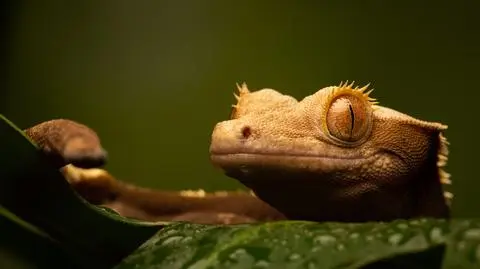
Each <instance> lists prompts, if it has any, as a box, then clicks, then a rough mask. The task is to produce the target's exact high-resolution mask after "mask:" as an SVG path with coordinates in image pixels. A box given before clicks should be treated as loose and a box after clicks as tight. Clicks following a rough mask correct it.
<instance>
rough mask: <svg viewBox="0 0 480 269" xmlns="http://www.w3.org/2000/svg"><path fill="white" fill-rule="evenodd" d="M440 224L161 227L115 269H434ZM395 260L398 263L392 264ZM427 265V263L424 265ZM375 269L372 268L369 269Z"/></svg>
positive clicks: (440, 241) (438, 257)
mask: <svg viewBox="0 0 480 269" xmlns="http://www.w3.org/2000/svg"><path fill="white" fill-rule="evenodd" d="M446 232H448V223H447V222H446V221H444V220H434V219H422V220H411V221H395V222H392V223H363V224H345V223H313V222H298V221H284V222H272V223H265V224H257V225H236V226H212V225H194V224H187V223H180V224H175V225H169V226H166V227H165V228H164V229H163V230H162V232H160V233H158V234H156V235H155V236H154V237H153V238H151V239H150V240H149V241H147V242H146V243H145V244H143V245H142V246H141V247H140V248H139V249H138V250H137V251H136V252H135V253H133V254H132V255H130V256H129V257H128V258H126V259H125V260H124V261H123V262H122V263H121V264H120V265H118V266H117V267H115V268H116V269H131V268H145V269H146V268H359V267H361V266H366V265H369V266H370V267H369V268H396V267H384V266H386V265H387V264H388V265H393V264H396V265H399V264H400V265H407V264H408V265H409V267H400V268H415V267H413V265H414V264H415V263H419V262H422V266H421V267H419V268H439V266H440V264H441V261H442V255H443V246H444V245H443V243H444V240H445V237H444V234H445V233H446ZM399 255H401V256H402V259H399V260H397V259H395V257H398V256H399ZM425 262H428V263H425ZM375 266H378V267H375Z"/></svg>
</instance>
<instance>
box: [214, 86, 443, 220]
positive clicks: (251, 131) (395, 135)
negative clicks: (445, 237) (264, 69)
mask: <svg viewBox="0 0 480 269" xmlns="http://www.w3.org/2000/svg"><path fill="white" fill-rule="evenodd" d="M367 88H368V87H367V86H365V87H355V86H354V85H353V83H351V84H348V83H341V84H340V85H339V86H332V87H326V88H323V89H321V90H319V91H317V92H316V93H314V94H313V95H311V96H308V97H306V98H304V99H303V100H301V101H297V100H296V99H294V98H293V97H290V96H287V95H282V94H280V93H279V92H276V91H274V90H272V89H263V90H259V91H255V92H250V91H249V90H248V88H247V86H246V85H245V84H243V85H241V86H238V91H239V93H238V95H236V97H237V100H238V102H237V104H236V105H234V106H233V110H232V114H231V119H230V120H227V121H223V122H220V123H218V124H217V125H216V126H215V128H214V130H213V133H212V141H211V146H210V156H211V160H212V162H213V164H214V165H216V166H218V167H220V168H221V169H223V170H224V171H225V173H226V174H227V175H228V176H230V177H233V178H236V179H237V180H239V181H240V182H241V183H243V184H244V185H246V186H247V187H249V188H251V189H252V190H253V191H254V192H255V193H256V195H257V196H258V197H260V198H261V199H263V200H264V201H266V202H267V203H270V204H271V205H272V206H274V207H277V209H279V210H280V211H283V213H285V214H286V215H287V216H293V218H301V219H310V220H348V221H355V220H362V219H363V218H365V219H367V220H370V219H372V218H375V219H380V220H383V219H392V218H397V217H403V216H410V215H414V214H416V213H414V212H413V211H415V209H412V206H411V205H407V204H408V203H411V202H412V201H411V200H412V199H413V200H414V199H415V198H412V197H411V196H412V195H413V194H412V193H413V189H415V191H417V192H418V190H417V189H419V188H424V190H425V191H427V190H426V187H421V186H420V185H422V184H420V183H422V182H421V181H422V180H423V179H421V177H432V178H433V177H435V176H437V183H438V184H437V185H439V186H440V182H439V181H438V175H439V168H438V165H437V164H438V161H439V157H438V156H440V155H441V153H442V154H443V155H445V154H444V153H445V152H446V150H445V149H446V147H445V145H446V142H445V141H442V139H441V137H442V136H441V132H442V131H444V130H445V129H446V128H447V127H446V126H445V125H442V124H440V123H434V122H426V121H421V120H418V119H415V118H413V117H410V116H408V115H406V114H403V113H400V112H398V111H395V110H392V109H389V108H385V107H381V106H379V105H378V104H377V102H376V101H375V100H374V99H373V98H371V97H370V93H371V90H370V91H369V90H367ZM423 181H425V180H423ZM429 184H430V183H429ZM422 186H423V185H422ZM434 192H436V191H434ZM442 199H443V196H442ZM292 201H295V203H294V205H292ZM385 202H387V203H391V205H390V209H385V210H383V209H381V206H380V205H381V204H382V203H385ZM312 203H314V204H315V205H316V206H315V209H312ZM353 205H355V206H357V208H355V206H353ZM376 207H378V208H379V209H377V210H376V212H374V213H375V214H376V215H375V216H380V217H375V216H370V215H369V214H368V212H365V211H366V210H368V209H373V208H376ZM384 207H385V206H384ZM416 207H417V208H418V206H416ZM352 210H353V211H352ZM355 210H357V212H355ZM319 211H321V213H319ZM374 211H375V210H374ZM379 211H382V212H379ZM383 211H385V212H383ZM436 211H442V213H438V214H437V213H435V214H436V215H441V214H444V210H443V209H442V210H436ZM292 212H293V213H292ZM431 215H433V214H431Z"/></svg>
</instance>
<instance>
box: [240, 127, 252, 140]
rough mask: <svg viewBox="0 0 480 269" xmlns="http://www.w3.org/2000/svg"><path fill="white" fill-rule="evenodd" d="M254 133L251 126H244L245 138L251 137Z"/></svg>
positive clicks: (243, 133) (243, 134)
mask: <svg viewBox="0 0 480 269" xmlns="http://www.w3.org/2000/svg"><path fill="white" fill-rule="evenodd" d="M250 135H252V129H250V127H248V126H245V127H243V128H242V136H243V138H249V137H250Z"/></svg>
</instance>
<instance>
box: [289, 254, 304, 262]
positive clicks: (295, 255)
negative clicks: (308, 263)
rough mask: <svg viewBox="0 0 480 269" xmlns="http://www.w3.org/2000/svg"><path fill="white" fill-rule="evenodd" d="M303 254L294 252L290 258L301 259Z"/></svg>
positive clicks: (292, 259) (293, 259)
mask: <svg viewBox="0 0 480 269" xmlns="http://www.w3.org/2000/svg"><path fill="white" fill-rule="evenodd" d="M301 257H302V256H301V255H300V254H298V253H293V254H291V255H290V256H289V257H288V258H289V259H290V260H291V261H295V260H298V259H300V258H301Z"/></svg>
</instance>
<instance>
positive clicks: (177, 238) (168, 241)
mask: <svg viewBox="0 0 480 269" xmlns="http://www.w3.org/2000/svg"><path fill="white" fill-rule="evenodd" d="M183 238H184V237H183V236H171V237H169V238H167V239H165V240H163V242H162V244H163V245H167V244H175V243H177V242H179V241H181V240H182V239H183Z"/></svg>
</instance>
